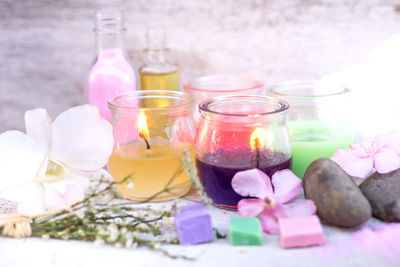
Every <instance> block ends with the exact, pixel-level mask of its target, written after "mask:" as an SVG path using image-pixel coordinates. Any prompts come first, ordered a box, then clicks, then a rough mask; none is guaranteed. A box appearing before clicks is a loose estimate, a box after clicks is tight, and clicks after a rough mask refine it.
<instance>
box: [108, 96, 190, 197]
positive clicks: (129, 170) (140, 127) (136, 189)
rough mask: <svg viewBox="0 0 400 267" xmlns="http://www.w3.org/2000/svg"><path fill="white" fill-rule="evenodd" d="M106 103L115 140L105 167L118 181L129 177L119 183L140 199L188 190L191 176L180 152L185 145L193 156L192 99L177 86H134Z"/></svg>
mask: <svg viewBox="0 0 400 267" xmlns="http://www.w3.org/2000/svg"><path fill="white" fill-rule="evenodd" d="M160 102H162V103H163V106H160V105H159V103H160ZM109 107H110V109H111V113H112V119H111V124H112V125H113V129H114V139H115V145H114V150H113V153H112V155H111V157H110V159H109V162H108V165H107V167H108V170H109V172H110V174H111V175H112V176H113V178H114V179H115V180H116V181H121V180H123V179H124V178H125V177H127V176H130V175H132V177H133V179H132V180H128V181H127V182H126V183H123V184H120V185H118V186H117V189H118V190H119V191H120V192H121V193H122V194H123V195H124V196H125V197H126V198H128V199H132V200H138V201H143V200H148V199H149V198H152V199H151V201H164V200H169V199H173V198H176V197H178V196H182V195H184V194H186V193H187V192H188V190H189V189H190V186H191V182H190V180H189V177H188V176H187V175H186V173H185V171H184V169H183V167H182V157H183V155H184V151H187V152H189V153H190V155H191V156H192V157H193V158H194V146H193V144H194V127H193V121H192V115H193V114H192V113H193V99H192V98H191V97H190V96H189V95H187V94H184V93H181V92H173V91H157V90H148V91H136V92H131V93H127V94H123V95H120V96H117V97H115V98H113V99H112V100H110V102H109ZM165 188H168V192H163V193H159V192H162V191H163V190H164V189H165Z"/></svg>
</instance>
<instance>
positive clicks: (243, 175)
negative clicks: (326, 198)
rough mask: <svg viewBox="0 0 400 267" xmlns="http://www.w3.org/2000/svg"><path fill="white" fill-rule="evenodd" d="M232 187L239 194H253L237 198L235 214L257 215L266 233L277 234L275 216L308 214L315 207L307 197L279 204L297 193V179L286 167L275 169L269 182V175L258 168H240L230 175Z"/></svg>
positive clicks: (314, 209)
mask: <svg viewBox="0 0 400 267" xmlns="http://www.w3.org/2000/svg"><path fill="white" fill-rule="evenodd" d="M272 185H273V187H272ZM232 188H233V190H235V191H236V193H238V194H239V195H241V196H244V197H247V196H249V197H255V198H254V199H253V198H250V199H242V200H240V201H239V203H238V211H239V215H240V216H246V217H255V216H258V215H259V214H261V216H260V217H261V226H262V228H263V230H264V232H266V233H270V234H276V233H278V231H279V228H278V219H279V218H284V217H292V216H307V215H312V214H315V212H316V210H317V208H316V207H315V205H314V202H312V200H308V199H298V200H296V201H295V202H293V203H290V204H286V205H284V204H283V203H286V202H287V201H289V200H291V199H292V198H294V197H295V196H297V195H298V194H299V192H300V188H301V180H300V179H299V178H297V176H296V175H294V173H293V172H291V171H290V170H282V171H277V172H275V173H274V174H273V175H272V184H271V179H270V178H269V176H268V175H266V174H265V173H263V172H262V171H260V170H259V169H251V170H247V171H241V172H238V173H236V174H235V176H234V177H233V179H232Z"/></svg>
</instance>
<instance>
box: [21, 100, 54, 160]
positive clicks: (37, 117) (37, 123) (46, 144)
mask: <svg viewBox="0 0 400 267" xmlns="http://www.w3.org/2000/svg"><path fill="white" fill-rule="evenodd" d="M25 127H26V134H27V135H28V136H29V137H30V138H32V140H33V141H34V142H35V144H36V145H37V149H38V151H40V152H41V153H43V154H48V153H49V151H50V145H51V119H50V116H49V114H48V113H47V111H46V110H45V109H43V108H37V109H31V110H28V111H27V112H25Z"/></svg>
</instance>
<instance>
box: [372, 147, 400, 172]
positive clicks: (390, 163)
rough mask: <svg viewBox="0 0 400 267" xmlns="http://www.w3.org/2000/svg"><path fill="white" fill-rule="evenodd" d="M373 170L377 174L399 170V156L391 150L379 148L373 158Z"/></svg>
mask: <svg viewBox="0 0 400 267" xmlns="http://www.w3.org/2000/svg"><path fill="white" fill-rule="evenodd" d="M374 159H375V169H376V171H377V172H379V173H388V172H391V171H394V170H396V169H398V168H400V155H399V154H398V153H397V152H396V151H395V150H394V149H391V148H381V149H379V150H378V152H377V153H376V154H375V156H374Z"/></svg>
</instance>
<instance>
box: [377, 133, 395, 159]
mask: <svg viewBox="0 0 400 267" xmlns="http://www.w3.org/2000/svg"><path fill="white" fill-rule="evenodd" d="M374 142H375V143H376V144H378V148H382V147H390V148H392V149H394V150H396V152H397V153H400V131H399V130H394V131H391V132H390V133H387V134H377V135H376V136H375V138H374Z"/></svg>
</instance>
